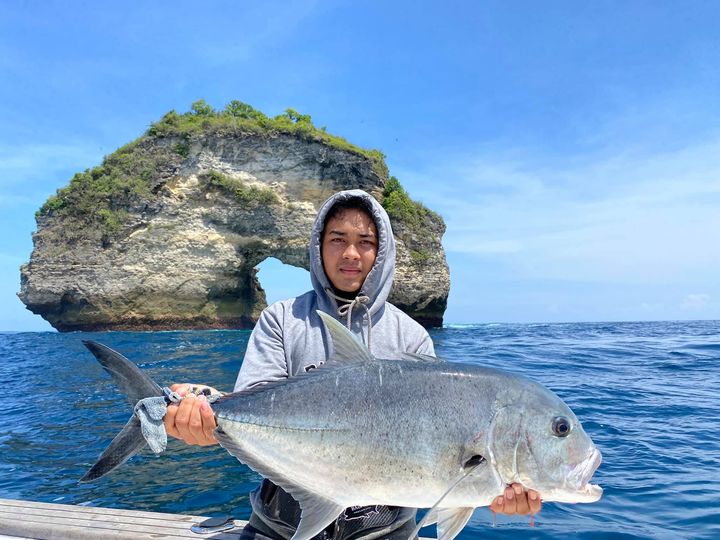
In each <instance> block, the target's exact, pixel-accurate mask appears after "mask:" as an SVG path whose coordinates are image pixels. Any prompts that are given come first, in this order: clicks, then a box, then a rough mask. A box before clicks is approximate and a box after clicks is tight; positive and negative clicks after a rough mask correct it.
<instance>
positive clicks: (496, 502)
mask: <svg viewBox="0 0 720 540" xmlns="http://www.w3.org/2000/svg"><path fill="white" fill-rule="evenodd" d="M504 507H505V498H504V497H503V496H502V495H500V496H499V497H495V499H493V502H492V504H491V505H490V510H491V511H492V512H495V513H496V514H504V513H505V508H504Z"/></svg>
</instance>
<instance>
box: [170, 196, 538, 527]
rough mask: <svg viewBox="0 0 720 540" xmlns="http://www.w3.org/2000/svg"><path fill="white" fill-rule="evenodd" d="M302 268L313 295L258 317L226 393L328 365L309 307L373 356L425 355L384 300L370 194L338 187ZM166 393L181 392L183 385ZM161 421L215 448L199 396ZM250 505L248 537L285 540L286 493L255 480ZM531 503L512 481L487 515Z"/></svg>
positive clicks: (416, 334)
mask: <svg viewBox="0 0 720 540" xmlns="http://www.w3.org/2000/svg"><path fill="white" fill-rule="evenodd" d="M310 266H311V280H312V285H313V290H312V291H310V292H308V293H306V294H304V295H302V296H299V297H297V298H293V299H290V300H286V301H283V302H277V303H275V304H273V305H271V306H269V307H268V308H266V309H265V310H264V311H263V312H262V314H261V316H260V319H259V320H258V323H257V325H256V326H255V329H254V330H253V332H252V334H251V336H250V340H249V343H248V347H247V351H246V354H245V358H244V361H243V364H242V367H241V369H240V373H239V375H238V379H237V382H236V384H235V391H241V390H246V389H249V388H252V387H255V386H258V385H262V384H266V383H268V382H272V381H277V380H282V379H285V378H287V377H293V376H296V375H299V374H302V373H304V372H306V371H309V370H311V369H315V368H317V367H319V366H320V365H321V364H322V363H324V362H325V361H327V360H328V358H329V356H330V353H331V350H330V344H329V339H328V337H327V335H326V330H325V326H324V325H323V323H322V322H321V321H320V317H319V316H318V315H317V313H316V311H317V310H321V311H323V312H325V313H328V314H330V315H332V316H334V317H335V318H337V319H338V320H340V321H341V322H343V323H344V324H346V326H347V328H348V329H350V331H351V332H352V333H354V334H355V335H356V336H358V337H359V338H360V339H361V340H362V341H363V342H364V343H365V345H366V346H367V347H368V348H369V349H370V351H371V353H372V354H373V355H374V356H376V357H378V358H386V359H399V358H400V357H401V355H402V353H415V354H425V355H431V356H434V349H433V344H432V341H431V339H430V337H429V335H428V334H427V332H426V331H425V330H424V329H423V328H422V327H421V326H420V325H419V324H417V323H416V322H415V321H413V320H412V319H411V318H410V317H408V316H407V315H406V314H404V313H403V312H402V311H400V310H399V309H398V308H396V307H395V306H393V305H392V304H390V303H389V302H387V300H386V299H387V297H388V295H389V293H390V289H391V286H392V280H393V274H394V270H395V240H394V237H393V234H392V229H391V227H390V221H389V218H388V216H387V214H386V213H385V210H384V209H383V208H382V207H381V206H380V204H379V203H378V202H377V201H375V199H374V198H373V197H371V196H370V195H368V194H367V193H365V192H363V191H360V190H351V191H343V192H339V193H337V194H335V195H333V196H332V197H330V198H329V199H328V200H327V201H326V202H325V203H324V204H323V205H322V207H321V208H320V211H319V213H318V216H317V218H316V221H315V224H314V226H313V229H312V233H311V238H310ZM173 389H174V390H176V391H180V393H181V394H182V393H183V390H185V389H187V385H174V386H173ZM187 397H189V398H190V399H187ZM164 423H165V427H166V430H167V432H168V433H169V434H170V435H172V436H174V437H176V438H178V439H182V440H183V441H185V442H186V443H188V444H193V445H211V444H217V441H216V439H215V437H214V435H213V430H214V429H215V427H216V422H215V417H214V413H213V411H212V408H211V406H210V404H209V403H208V402H207V400H206V399H205V398H204V396H202V395H200V396H197V398H194V399H193V396H192V395H191V394H188V395H187V396H186V399H184V400H183V401H182V402H181V403H180V404H179V405H171V406H169V407H168V411H167V414H166V416H165V419H164ZM251 504H252V507H253V515H252V517H251V520H250V527H249V532H259V533H261V534H262V535H265V536H269V537H272V538H289V537H290V536H292V534H293V532H294V528H295V527H296V526H297V523H298V521H299V517H300V511H299V508H298V506H297V503H296V502H295V501H294V500H293V499H292V497H291V496H290V495H288V494H287V493H286V492H284V491H283V490H282V489H281V488H279V487H278V486H276V485H275V484H273V483H271V482H270V481H268V480H264V481H263V483H262V485H261V486H260V488H259V489H258V490H256V491H255V492H254V493H253V494H252V495H251ZM540 506H541V502H540V497H539V495H538V493H537V492H535V491H532V490H531V491H529V492H525V491H524V490H523V488H522V486H520V485H519V484H513V485H512V486H508V487H507V488H506V490H505V493H504V496H500V497H497V498H496V499H495V500H494V501H493V503H492V505H491V507H490V509H491V510H492V511H493V512H497V513H504V514H522V515H526V514H529V513H531V514H535V513H537V512H538V511H539V510H540ZM414 518H415V510H414V509H409V508H397V507H380V506H372V507H353V508H348V509H346V510H345V512H344V513H343V514H341V515H340V517H339V518H338V520H337V521H336V522H335V523H334V524H333V525H332V526H331V527H330V528H332V529H333V530H326V531H325V532H324V533H323V534H324V535H325V538H345V537H349V536H353V537H355V538H358V537H363V536H366V535H372V536H373V537H374V538H377V537H382V538H407V536H408V534H410V533H411V532H412V530H413V528H414V526H415V519H414ZM321 536H322V535H321Z"/></svg>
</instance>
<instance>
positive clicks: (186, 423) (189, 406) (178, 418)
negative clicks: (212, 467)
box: [175, 394, 197, 444]
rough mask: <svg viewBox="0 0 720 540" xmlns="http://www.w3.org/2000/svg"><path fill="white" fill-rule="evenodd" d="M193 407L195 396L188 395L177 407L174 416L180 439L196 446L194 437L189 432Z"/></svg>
mask: <svg viewBox="0 0 720 540" xmlns="http://www.w3.org/2000/svg"><path fill="white" fill-rule="evenodd" d="M194 406H195V396H193V395H192V394H188V395H187V396H186V397H185V399H183V400H182V401H181V402H180V405H178V411H177V414H176V415H175V427H176V428H177V430H178V431H179V432H180V438H181V439H182V440H183V441H185V442H186V443H188V444H197V441H196V440H195V436H194V435H193V434H192V431H191V430H190V415H191V414H192V410H193V408H194Z"/></svg>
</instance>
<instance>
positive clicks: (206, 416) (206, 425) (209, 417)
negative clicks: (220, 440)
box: [200, 401, 217, 444]
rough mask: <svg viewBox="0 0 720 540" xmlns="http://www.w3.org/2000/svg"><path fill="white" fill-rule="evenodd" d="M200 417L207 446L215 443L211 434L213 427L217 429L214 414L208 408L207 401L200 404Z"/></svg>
mask: <svg viewBox="0 0 720 540" xmlns="http://www.w3.org/2000/svg"><path fill="white" fill-rule="evenodd" d="M200 415H201V416H202V425H203V432H204V435H205V440H206V441H207V444H211V443H212V444H214V443H216V442H217V440H216V439H215V435H214V434H213V431H214V430H215V427H217V423H216V422H215V413H213V410H212V407H210V404H209V403H208V402H207V401H205V402H204V403H201V404H200Z"/></svg>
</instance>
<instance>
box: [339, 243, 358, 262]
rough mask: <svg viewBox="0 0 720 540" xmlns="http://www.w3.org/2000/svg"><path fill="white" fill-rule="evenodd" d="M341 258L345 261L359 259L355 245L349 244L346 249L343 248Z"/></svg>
mask: <svg viewBox="0 0 720 540" xmlns="http://www.w3.org/2000/svg"><path fill="white" fill-rule="evenodd" d="M343 257H344V258H346V259H359V258H360V253H358V250H357V248H356V247H355V244H349V245H348V247H347V248H345V252H344V253H343Z"/></svg>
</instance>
